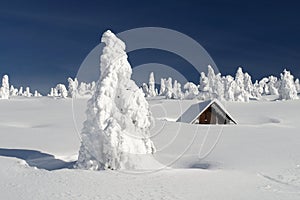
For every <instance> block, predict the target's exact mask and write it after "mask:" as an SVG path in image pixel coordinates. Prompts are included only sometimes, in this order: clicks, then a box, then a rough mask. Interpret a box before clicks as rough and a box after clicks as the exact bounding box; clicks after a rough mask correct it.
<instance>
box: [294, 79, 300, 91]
mask: <svg viewBox="0 0 300 200" xmlns="http://www.w3.org/2000/svg"><path fill="white" fill-rule="evenodd" d="M295 86H296V90H297V93H300V83H299V79H298V78H297V79H296V80H295Z"/></svg>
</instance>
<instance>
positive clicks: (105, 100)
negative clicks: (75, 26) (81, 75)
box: [77, 31, 154, 170]
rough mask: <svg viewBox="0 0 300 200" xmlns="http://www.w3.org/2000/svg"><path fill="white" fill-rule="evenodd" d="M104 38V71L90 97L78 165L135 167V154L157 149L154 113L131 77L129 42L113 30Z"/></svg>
mask: <svg viewBox="0 0 300 200" xmlns="http://www.w3.org/2000/svg"><path fill="white" fill-rule="evenodd" d="M101 41H102V42H104V44H105V47H104V48H103V53H102V55H101V58H100V59H101V61H100V71H101V74H100V78H99V81H98V82H97V86H96V90H95V92H94V94H93V96H92V98H91V99H90V100H89V101H88V108H87V111H86V114H87V119H86V121H85V122H84V124H83V129H82V133H81V136H82V142H81V147H80V151H79V157H78V161H77V167H78V168H83V169H91V170H100V169H132V168H135V167H136V165H138V164H139V162H140V161H139V160H138V159H136V158H135V156H139V158H140V156H143V155H145V154H151V153H153V152H154V145H153V143H152V141H151V140H150V138H149V131H150V126H151V124H152V116H151V112H150V110H149V105H148V102H147V101H146V99H145V97H144V94H143V92H142V90H141V89H140V88H138V86H137V85H136V84H135V82H134V81H133V80H131V74H132V69H131V66H130V64H129V62H128V60H127V54H126V52H125V44H124V43H123V42H122V41H121V40H120V39H119V38H117V37H116V36H115V35H114V34H113V33H112V32H111V31H106V32H105V33H104V34H103V36H102V38H101Z"/></svg>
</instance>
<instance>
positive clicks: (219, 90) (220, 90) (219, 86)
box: [214, 73, 225, 101]
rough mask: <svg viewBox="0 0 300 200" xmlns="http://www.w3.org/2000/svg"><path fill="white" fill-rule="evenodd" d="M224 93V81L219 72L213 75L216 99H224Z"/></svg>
mask: <svg viewBox="0 0 300 200" xmlns="http://www.w3.org/2000/svg"><path fill="white" fill-rule="evenodd" d="M224 93H225V88H224V83H223V79H222V77H221V74H220V73H219V74H217V75H216V76H215V88H214V94H215V96H216V98H217V99H219V100H221V101H222V100H224Z"/></svg>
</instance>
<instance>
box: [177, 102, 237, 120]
mask: <svg viewBox="0 0 300 200" xmlns="http://www.w3.org/2000/svg"><path fill="white" fill-rule="evenodd" d="M177 122H184V123H190V124H230V123H233V124H237V122H236V120H234V118H233V117H232V116H231V115H230V114H229V112H228V111H227V110H226V109H225V107H224V106H223V105H222V104H221V102H220V101H218V100H217V99H214V100H209V101H204V102H200V103H196V104H193V105H192V106H191V107H189V108H188V109H187V110H186V111H185V112H184V113H183V114H182V115H181V116H180V117H179V118H178V120H177Z"/></svg>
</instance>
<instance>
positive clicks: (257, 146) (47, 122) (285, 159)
mask: <svg viewBox="0 0 300 200" xmlns="http://www.w3.org/2000/svg"><path fill="white" fill-rule="evenodd" d="M195 102H196V100H183V101H179V100H165V99H160V98H159V97H157V98H154V99H149V104H150V106H151V110H152V112H153V115H154V117H156V125H155V126H154V127H153V128H152V130H151V134H152V136H153V137H152V140H153V142H154V144H155V146H156V148H157V153H156V154H155V155H154V157H155V158H156V159H157V161H159V162H160V163H161V164H163V166H165V167H162V168H159V169H158V170H156V171H137V172H131V171H111V170H106V171H87V170H79V169H72V166H73V164H74V161H76V159H77V155H78V151H79V147H80V138H79V135H78V132H77V131H78V130H79V131H80V129H81V128H82V122H83V120H85V114H84V111H85V109H86V100H85V99H77V100H74V104H73V106H72V100H71V99H53V98H48V97H39V98H23V97H20V98H18V97H15V98H13V99H9V100H1V101H0V111H1V112H0V138H1V139H0V180H1V181H0V199H30V200H31V199H130V200H132V199H197V200H198V199H214V200H215V199H239V200H240V199H249V200H253V199H264V200H266V199H270V200H274V199H293V200H296V199H300V134H299V130H300V117H299V108H300V100H292V101H251V102H249V103H238V102H231V103H226V104H225V107H226V108H227V110H228V111H229V112H230V113H231V114H232V115H233V116H234V118H235V119H236V120H237V121H238V125H226V126H220V125H218V126H208V125H201V126H199V125H190V124H184V123H176V122H175V121H176V119H177V118H178V117H179V116H180V114H181V113H182V112H183V111H185V110H186V109H187V108H188V107H189V105H191V104H192V103H195ZM72 108H73V109H74V116H75V117H74V119H73V112H72ZM74 122H75V123H74Z"/></svg>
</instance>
